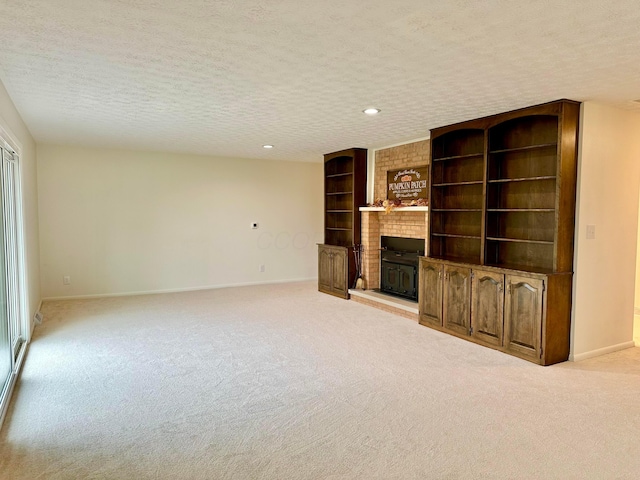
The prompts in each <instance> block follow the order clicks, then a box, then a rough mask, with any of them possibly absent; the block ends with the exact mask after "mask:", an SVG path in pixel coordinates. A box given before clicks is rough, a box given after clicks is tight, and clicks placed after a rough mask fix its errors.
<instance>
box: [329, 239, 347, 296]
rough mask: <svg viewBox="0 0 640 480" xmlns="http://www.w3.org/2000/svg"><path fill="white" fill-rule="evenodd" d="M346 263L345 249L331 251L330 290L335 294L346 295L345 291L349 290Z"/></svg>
mask: <svg viewBox="0 0 640 480" xmlns="http://www.w3.org/2000/svg"><path fill="white" fill-rule="evenodd" d="M347 261H348V258H347V249H346V248H345V249H342V248H337V249H335V250H334V251H333V265H332V268H333V272H332V279H333V285H332V288H333V291H334V292H335V293H339V294H340V293H341V294H344V295H346V294H347V290H348V288H349V287H348V285H347V271H348V267H349V266H348V264H347Z"/></svg>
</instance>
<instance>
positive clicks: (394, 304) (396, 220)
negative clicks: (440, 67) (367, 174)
mask: <svg viewBox="0 0 640 480" xmlns="http://www.w3.org/2000/svg"><path fill="white" fill-rule="evenodd" d="M429 163H430V143H429V140H421V141H417V142H413V143H407V144H404V145H398V146H395V147H389V148H385V149H381V150H377V151H376V152H375V168H374V194H373V198H374V200H379V199H386V198H387V171H388V170H399V169H403V168H410V167H421V166H425V165H428V164H429ZM360 210H361V225H362V235H361V241H362V246H363V255H362V277H363V280H364V287H365V290H364V291H363V290H350V291H349V293H350V294H351V299H352V300H354V301H356V302H359V303H364V304H366V305H370V306H374V307H376V308H380V309H382V310H386V311H389V312H392V313H395V314H398V315H402V316H404V317H407V318H409V319H411V320H415V321H417V320H418V313H417V312H418V306H417V304H415V303H412V302H409V301H406V300H402V299H397V300H396V299H395V298H393V297H389V296H388V295H385V294H381V293H377V292H374V291H373V289H377V288H380V236H382V235H385V236H394V237H407V238H423V239H425V241H426V239H427V238H428V233H429V226H428V218H429V212H428V211H427V208H425V207H401V208H395V209H393V210H392V211H390V212H389V213H387V212H386V211H384V209H375V208H371V207H363V208H361V209H360Z"/></svg>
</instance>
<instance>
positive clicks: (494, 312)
mask: <svg viewBox="0 0 640 480" xmlns="http://www.w3.org/2000/svg"><path fill="white" fill-rule="evenodd" d="M503 308H504V275H503V274H501V273H494V272H487V271H484V270H476V269H474V270H473V281H472V288H471V327H472V332H473V336H474V338H476V339H477V340H479V341H481V342H484V343H487V344H490V345H496V346H502V333H503V328H502V327H503V324H504V315H503V312H504V310H503Z"/></svg>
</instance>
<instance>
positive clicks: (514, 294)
mask: <svg viewBox="0 0 640 480" xmlns="http://www.w3.org/2000/svg"><path fill="white" fill-rule="evenodd" d="M506 283H507V293H506V298H505V306H504V324H505V332H504V333H505V336H504V347H505V350H506V351H507V352H509V353H512V354H514V355H517V356H519V357H523V358H526V359H529V360H533V361H536V362H539V361H540V341H541V337H542V314H543V310H542V306H543V296H544V280H543V279H541V278H529V277H520V276H517V275H507V276H506Z"/></svg>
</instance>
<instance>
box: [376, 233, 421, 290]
mask: <svg viewBox="0 0 640 480" xmlns="http://www.w3.org/2000/svg"><path fill="white" fill-rule="evenodd" d="M380 247H381V248H380V291H381V292H384V293H388V294H390V295H397V296H399V297H404V298H408V299H410V300H413V301H418V263H419V261H418V258H419V257H421V256H423V255H424V239H423V238H403V237H387V236H382V237H380Z"/></svg>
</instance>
